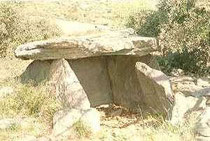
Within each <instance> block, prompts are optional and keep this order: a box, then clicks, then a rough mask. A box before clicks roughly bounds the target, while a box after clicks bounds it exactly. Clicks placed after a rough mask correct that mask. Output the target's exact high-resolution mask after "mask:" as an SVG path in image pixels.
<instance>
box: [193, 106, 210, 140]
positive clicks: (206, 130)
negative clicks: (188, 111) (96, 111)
mask: <svg viewBox="0 0 210 141" xmlns="http://www.w3.org/2000/svg"><path fill="white" fill-rule="evenodd" d="M196 132H197V134H198V136H199V137H202V138H203V139H204V138H207V139H209V138H210V107H206V108H205V110H204V112H203V113H202V114H201V116H200V117H199V121H198V123H197V126H196Z"/></svg>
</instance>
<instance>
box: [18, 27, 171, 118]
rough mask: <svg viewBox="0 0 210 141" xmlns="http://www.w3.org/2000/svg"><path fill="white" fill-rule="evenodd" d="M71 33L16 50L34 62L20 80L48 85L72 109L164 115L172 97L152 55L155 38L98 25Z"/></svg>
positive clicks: (24, 45)
mask: <svg viewBox="0 0 210 141" xmlns="http://www.w3.org/2000/svg"><path fill="white" fill-rule="evenodd" d="M74 25H76V24H75V23H74ZM82 25H83V24H80V26H82ZM87 29H88V28H85V29H84V30H87ZM74 30H75V29H74ZM73 34H74V33H71V35H68V36H61V37H59V38H56V39H49V40H44V41H35V42H31V43H26V44H23V45H20V46H19V47H17V49H16V50H15V55H16V57H17V58H20V59H23V60H33V61H32V63H31V64H30V65H29V66H28V67H27V69H26V70H25V72H24V73H23V74H22V75H21V81H22V82H23V83H27V82H28V81H31V80H32V81H34V82H35V83H37V84H38V83H42V82H45V83H47V84H49V85H47V86H49V87H50V88H51V91H52V93H54V94H55V95H56V97H57V98H58V100H60V101H61V102H62V103H63V105H64V106H65V107H69V108H72V109H84V110H87V109H90V108H94V107H96V106H100V105H102V104H116V105H120V106H123V107H126V108H128V109H131V110H132V111H141V112H142V113H143V114H146V113H149V114H161V115H164V116H167V115H168V113H169V111H170V110H171V107H172V97H173V92H172V90H171V85H170V82H169V79H168V77H167V76H166V75H165V74H164V73H162V72H161V71H160V70H159V67H158V64H157V62H156V60H155V58H154V57H153V56H152V55H151V54H152V53H153V52H154V51H156V50H157V42H156V39H155V38H149V37H140V36H137V35H136V34H135V33H134V31H133V30H132V29H125V30H118V31H116V30H111V29H108V28H101V27H99V26H91V30H90V31H88V32H83V33H82V34H77V35H73Z"/></svg>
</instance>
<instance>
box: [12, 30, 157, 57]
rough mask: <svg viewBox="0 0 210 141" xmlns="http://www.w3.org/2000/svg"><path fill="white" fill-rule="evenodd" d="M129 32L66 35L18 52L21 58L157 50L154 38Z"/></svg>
mask: <svg viewBox="0 0 210 141" xmlns="http://www.w3.org/2000/svg"><path fill="white" fill-rule="evenodd" d="M130 34H131V33H130V31H129V30H128V31H126V30H125V31H121V32H110V33H108V34H105V35H91V36H81V37H66V38H59V39H51V40H46V41H36V42H32V43H28V44H24V45H21V46H19V47H18V48H17V49H16V50H15V55H16V57H18V58H21V59H34V60H49V59H60V58H65V59H78V58H85V57H93V56H102V55H135V56H143V55H146V54H149V53H150V52H152V51H154V50H156V47H157V44H156V40H155V39H154V38H147V37H139V36H136V35H130Z"/></svg>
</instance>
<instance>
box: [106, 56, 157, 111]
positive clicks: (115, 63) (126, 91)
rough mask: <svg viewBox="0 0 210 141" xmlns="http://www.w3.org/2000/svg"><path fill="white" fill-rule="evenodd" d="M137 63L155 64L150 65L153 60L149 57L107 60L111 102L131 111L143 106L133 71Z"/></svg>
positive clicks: (111, 57)
mask: <svg viewBox="0 0 210 141" xmlns="http://www.w3.org/2000/svg"><path fill="white" fill-rule="evenodd" d="M138 61H141V62H145V63H147V64H149V63H150V64H151V65H154V64H155V63H152V62H153V61H154V60H153V59H152V57H151V56H150V55H147V56H142V57H136V56H110V57H109V59H108V60H107V67H108V71H109V76H110V81H111V88H112V92H113V102H114V103H115V104H117V105H121V106H124V107H127V108H129V109H133V110H138V109H139V106H140V105H144V100H143V95H142V88H141V85H140V84H139V81H138V78H137V74H136V71H135V64H136V62H138ZM154 66H155V65H154Z"/></svg>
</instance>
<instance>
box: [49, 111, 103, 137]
mask: <svg viewBox="0 0 210 141" xmlns="http://www.w3.org/2000/svg"><path fill="white" fill-rule="evenodd" d="M99 116H100V114H99V113H98V112H97V110H95V109H88V110H77V109H67V110H62V111H58V112H57V113H56V114H55V115H54V117H53V136H54V137H55V138H66V137H67V138H69V137H70V136H72V135H73V134H74V132H75V131H74V124H75V123H76V122H81V123H82V124H84V126H85V127H87V128H88V130H89V131H90V133H96V132H98V131H99V130H100V117H99Z"/></svg>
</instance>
